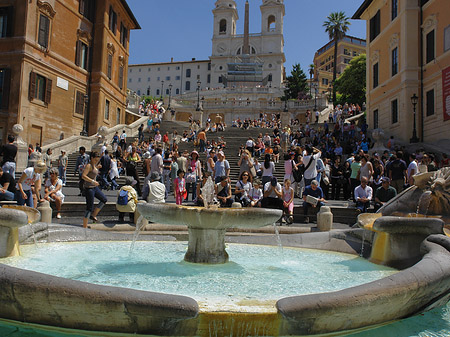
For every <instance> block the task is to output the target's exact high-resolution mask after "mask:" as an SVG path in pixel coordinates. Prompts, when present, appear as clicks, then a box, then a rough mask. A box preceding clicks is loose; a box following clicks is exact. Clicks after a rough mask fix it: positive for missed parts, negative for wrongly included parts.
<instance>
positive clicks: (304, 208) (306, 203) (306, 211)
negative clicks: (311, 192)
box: [303, 201, 324, 216]
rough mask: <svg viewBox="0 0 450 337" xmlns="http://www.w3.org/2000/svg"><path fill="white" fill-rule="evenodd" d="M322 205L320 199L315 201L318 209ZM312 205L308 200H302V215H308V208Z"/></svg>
mask: <svg viewBox="0 0 450 337" xmlns="http://www.w3.org/2000/svg"><path fill="white" fill-rule="evenodd" d="M323 205H324V203H323V202H322V201H319V202H318V203H317V206H316V208H317V209H320V207H322V206H323ZM312 207H313V206H312V205H311V204H310V203H309V202H306V201H303V215H305V216H306V215H308V210H309V209H310V208H312Z"/></svg>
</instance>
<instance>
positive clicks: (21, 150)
mask: <svg viewBox="0 0 450 337" xmlns="http://www.w3.org/2000/svg"><path fill="white" fill-rule="evenodd" d="M12 132H13V134H14V137H15V138H16V140H15V142H14V144H15V145H16V146H17V155H16V172H23V170H25V169H26V168H27V164H28V145H27V143H25V141H24V140H23V139H22V137H21V136H20V134H21V133H22V132H23V126H22V125H20V124H15V125H14V126H13V128H12Z"/></svg>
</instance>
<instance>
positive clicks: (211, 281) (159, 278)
mask: <svg viewBox="0 0 450 337" xmlns="http://www.w3.org/2000/svg"><path fill="white" fill-rule="evenodd" d="M129 247H130V243H127V242H114V243H111V242H95V243H69V244H67V243H65V244H58V243H55V244H40V245H39V246H38V247H35V246H32V245H30V246H22V247H21V252H22V256H20V257H14V258H8V259H3V260H0V262H1V263H5V264H8V265H11V266H16V267H19V268H24V269H29V270H34V271H38V272H45V273H47V274H51V275H56V276H61V277H66V278H71V279H74V280H80V281H86V282H91V283H96V284H104V285H111V286H118V287H127V288H134V289H140V290H149V291H157V292H165V293H171V294H179V295H187V296H190V297H193V298H194V299H196V300H197V301H199V302H212V303H218V304H219V305H220V303H225V302H227V303H234V302H236V301H239V300H240V299H261V297H263V298H265V299H273V300H277V299H279V298H281V297H286V296H292V295H300V294H310V293H318V292H327V291H336V290H340V289H344V288H347V287H351V286H355V285H358V284H362V283H367V282H370V281H373V280H376V279H379V278H382V277H384V276H387V275H391V274H392V273H395V272H396V271H395V270H393V269H390V268H386V267H382V266H378V265H374V264H371V263H369V262H367V261H366V260H364V259H361V258H359V257H355V256H353V255H348V254H341V253H330V252H324V251H316V250H307V249H286V248H285V249H283V250H281V249H279V248H277V247H266V246H247V245H228V247H227V251H228V253H229V255H230V261H232V262H229V263H227V264H225V265H212V266H211V265H210V266H205V265H196V264H190V263H186V262H184V261H183V256H184V253H185V252H186V249H187V245H186V244H185V243H179V242H176V243H172V242H171V243H167V242H166V243H151V242H137V243H136V245H135V249H134V251H133V252H132V253H131V254H130V253H129ZM261 294H263V295H261ZM86 335H91V336H105V333H92V332H89V333H88V332H85V331H73V330H66V329H58V328H56V329H55V328H50V329H49V328H46V327H42V326H38V325H27V324H21V323H17V322H11V321H6V320H0V336H12V337H17V336H19V337H23V336H26V337H28V336H33V337H34V336H55V337H60V336H61V337H62V336H86ZM345 335H349V336H350V335H351V336H357V337H390V336H393V337H394V336H395V337H412V336H417V337H425V336H440V337H444V336H450V305H447V306H446V307H443V308H439V309H435V310H433V311H430V312H427V313H425V314H422V315H419V316H416V317H412V318H409V319H406V320H402V321H399V322H395V323H392V324H389V325H386V326H382V327H378V328H375V329H371V330H366V331H363V332H357V333H352V334H351V333H347V334H345ZM109 336H124V335H123V334H116V335H115V334H110V335H109ZM135 336H136V335H135Z"/></svg>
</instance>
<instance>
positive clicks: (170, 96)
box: [167, 83, 172, 110]
mask: <svg viewBox="0 0 450 337" xmlns="http://www.w3.org/2000/svg"><path fill="white" fill-rule="evenodd" d="M171 98H172V83H170V84H169V105H168V106H167V110H170V100H171Z"/></svg>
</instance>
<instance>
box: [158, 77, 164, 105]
mask: <svg viewBox="0 0 450 337" xmlns="http://www.w3.org/2000/svg"><path fill="white" fill-rule="evenodd" d="M163 91H164V80H162V81H161V96H159V100H160V101H162V98H163Z"/></svg>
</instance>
